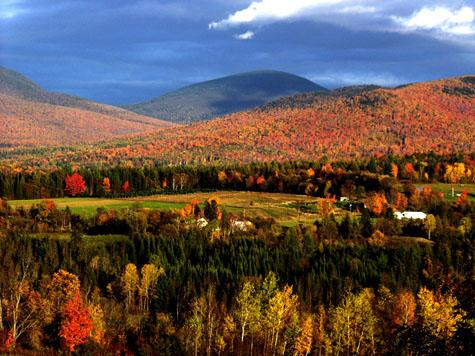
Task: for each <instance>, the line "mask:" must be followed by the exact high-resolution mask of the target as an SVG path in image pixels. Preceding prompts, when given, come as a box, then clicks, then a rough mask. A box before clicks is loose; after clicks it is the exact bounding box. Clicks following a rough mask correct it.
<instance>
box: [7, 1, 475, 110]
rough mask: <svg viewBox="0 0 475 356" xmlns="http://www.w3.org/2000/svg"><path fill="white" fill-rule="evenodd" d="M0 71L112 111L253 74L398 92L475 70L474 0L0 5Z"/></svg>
mask: <svg viewBox="0 0 475 356" xmlns="http://www.w3.org/2000/svg"><path fill="white" fill-rule="evenodd" d="M0 64H1V65H3V66H5V67H7V68H10V69H13V70H16V71H19V72H20V73H22V74H24V75H26V76H27V77H29V78H30V79H32V80H34V81H35V82H37V83H38V84H40V85H41V86H43V87H44V88H46V89H48V90H53V91H59V92H65V93H69V94H74V95H77V96H81V97H84V98H88V99H93V100H96V101H99V102H104V103H109V104H128V103H136V102H140V101H143V100H148V99H151V98H153V97H157V96H159V95H162V94H164V93H166V92H168V91H171V90H174V89H177V88H180V87H182V86H186V85H188V84H192V83H196V82H200V81H204V80H208V79H213V78H217V77H221V76H225V75H230V74H234V73H239V72H244V71H251V70H259V69H274V70H281V71H286V72H291V73H294V74H297V75H301V76H304V77H306V78H308V79H310V80H313V81H314V82H316V83H318V84H320V85H323V86H326V87H328V88H335V87H340V86H346V85H355V84H378V85H382V86H396V85H400V84H405V83H408V82H415V81H428V80H434V79H439V78H444V77H450V76H458V75H466V74H475V0H460V1H459V0H439V1H434V0H432V1H430V0H417V1H414V0H411V1H407V0H351V1H350V0H255V1H252V0H186V1H185V0H182V1H176V0H175V1H174V0H0Z"/></svg>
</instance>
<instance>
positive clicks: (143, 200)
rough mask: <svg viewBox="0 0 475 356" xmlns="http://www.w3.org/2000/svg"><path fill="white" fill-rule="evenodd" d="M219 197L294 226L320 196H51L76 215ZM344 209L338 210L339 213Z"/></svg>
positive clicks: (307, 219)
mask: <svg viewBox="0 0 475 356" xmlns="http://www.w3.org/2000/svg"><path fill="white" fill-rule="evenodd" d="M211 196H213V197H218V198H219V199H220V201H221V208H222V209H224V210H226V211H227V212H230V213H233V212H235V213H243V214H245V215H246V216H248V217H255V216H262V217H272V218H274V219H276V220H277V221H278V222H279V223H280V224H282V225H284V226H293V225H296V224H298V223H299V222H300V223H304V224H307V223H310V224H311V223H313V222H314V221H315V219H316V218H317V214H316V211H315V203H316V202H317V198H315V197H309V196H306V195H295V194H279V193H262V192H229V191H222V192H214V193H190V194H176V195H154V196H148V197H139V198H123V199H107V198H58V199H52V200H53V201H54V202H55V203H56V205H57V206H58V208H60V209H64V208H66V207H67V206H68V207H69V208H70V209H71V211H72V212H73V213H75V214H82V215H86V216H91V215H93V214H94V212H95V211H96V210H97V208H101V207H103V208H108V209H118V210H119V209H124V208H128V207H131V206H133V205H138V206H140V207H142V208H146V209H159V210H170V209H181V208H183V207H184V206H185V205H186V204H189V203H190V202H191V201H192V200H193V199H197V200H198V202H199V203H200V206H203V203H204V201H206V200H207V199H208V198H209V197H211ZM41 201H42V200H41V199H36V200H11V201H9V204H10V205H11V206H12V207H14V208H18V207H24V208H29V207H31V206H32V205H33V204H39V203H41ZM340 213H341V211H338V210H337V211H336V214H337V215H339V214H340Z"/></svg>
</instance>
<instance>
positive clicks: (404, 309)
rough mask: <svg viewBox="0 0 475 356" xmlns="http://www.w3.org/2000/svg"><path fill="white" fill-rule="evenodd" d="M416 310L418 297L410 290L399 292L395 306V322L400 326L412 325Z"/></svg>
mask: <svg viewBox="0 0 475 356" xmlns="http://www.w3.org/2000/svg"><path fill="white" fill-rule="evenodd" d="M415 311H416V299H415V298H414V295H413V294H412V293H411V292H410V291H400V292H399V293H397V295H396V297H395V300H394V306H393V318H392V320H393V322H394V324H396V325H399V326H405V327H408V326H412V324H414V319H415Z"/></svg>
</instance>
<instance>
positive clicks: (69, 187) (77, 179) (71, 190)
mask: <svg viewBox="0 0 475 356" xmlns="http://www.w3.org/2000/svg"><path fill="white" fill-rule="evenodd" d="M65 182H66V188H65V189H64V190H65V191H66V193H68V194H69V195H71V196H73V197H74V196H76V195H80V194H82V193H84V192H85V191H86V182H85V181H84V179H83V177H82V176H81V175H80V174H79V173H77V172H75V173H73V174H72V175H68V176H66V179H65Z"/></svg>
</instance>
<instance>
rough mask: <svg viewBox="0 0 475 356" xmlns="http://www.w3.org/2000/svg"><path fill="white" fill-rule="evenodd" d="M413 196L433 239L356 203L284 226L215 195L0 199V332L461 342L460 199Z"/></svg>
mask: <svg viewBox="0 0 475 356" xmlns="http://www.w3.org/2000/svg"><path fill="white" fill-rule="evenodd" d="M429 198H430V196H429ZM421 204H429V205H424V209H427V207H428V206H432V209H434V210H433V213H434V214H435V225H434V227H433V229H432V236H431V239H432V242H430V241H427V240H422V241H421V242H418V240H417V239H416V238H417V237H423V236H427V227H426V226H425V223H424V222H417V221H416V222H414V221H399V220H395V219H394V218H393V217H391V216H387V217H384V216H383V217H379V218H376V219H375V218H373V219H371V218H370V215H369V212H368V211H366V210H365V211H363V215H362V216H361V218H359V217H357V216H356V215H354V214H350V213H348V214H347V215H346V217H345V218H343V219H338V220H337V219H336V218H335V217H334V216H333V215H332V214H331V212H328V214H327V215H325V216H323V217H322V218H321V219H319V220H318V221H317V222H316V224H315V225H312V226H296V227H294V228H283V227H281V226H280V225H278V224H276V223H275V222H274V221H273V220H272V219H262V218H251V219H249V218H248V219H249V222H250V224H248V225H247V226H248V228H246V229H238V228H237V227H236V226H237V225H236V224H235V222H236V221H237V220H242V219H244V217H243V216H239V215H238V216H236V215H234V214H229V213H226V212H225V211H220V210H219V207H217V206H216V205H217V203H216V201H215V203H213V202H212V201H211V203H209V202H208V204H207V205H206V206H205V209H204V211H199V210H197V209H189V212H188V213H187V214H184V212H187V211H188V209H185V208H184V209H183V211H169V212H164V211H157V210H148V209H142V208H140V207H138V206H137V207H132V208H129V209H124V210H120V211H116V210H105V209H98V211H97V212H96V214H95V215H94V216H92V217H90V218H85V217H80V216H77V215H74V214H72V213H71V212H70V211H69V210H68V209H66V210H58V209H57V208H56V207H55V205H54V203H53V202H51V201H44V202H43V203H41V204H39V205H35V206H32V207H31V208H30V209H19V210H13V209H11V208H10V207H9V205H8V202H6V201H1V204H0V268H1V270H2V271H3V272H2V273H1V274H0V330H1V331H0V334H1V339H0V345H3V346H2V350H4V351H13V352H17V353H22V352H27V351H28V350H29V351H39V350H44V351H49V352H57V351H58V350H68V349H69V350H75V351H79V352H82V353H84V354H99V353H104V352H116V353H127V352H132V353H136V354H152V353H153V354H236V355H237V354H250V353H253V354H265V355H271V354H288V355H290V354H292V355H307V354H310V353H315V354H336V355H338V354H358V353H362V354H407V353H411V352H412V353H418V354H433V355H438V354H472V353H473V352H474V343H473V340H474V337H475V327H474V325H475V305H474V301H475V298H474V297H475V284H474V283H475V282H474V281H475V278H474V277H475V267H474V264H473V260H474V258H475V244H474V241H475V229H474V228H473V227H474V226H475V225H474V224H475V206H474V204H473V203H470V202H469V201H465V202H464V205H463V206H462V205H460V204H458V203H448V202H446V201H443V200H435V201H434V200H433V199H427V200H426V199H421ZM432 204H433V205H432ZM195 205H196V204H194V203H192V206H195ZM200 218H203V219H206V220H207V221H208V224H207V225H206V226H203V225H199V224H198V219H200ZM114 234H115V235H114ZM119 234H120V235H119ZM408 235H409V236H412V237H411V238H410V237H404V236H408ZM396 237H398V238H396Z"/></svg>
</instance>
